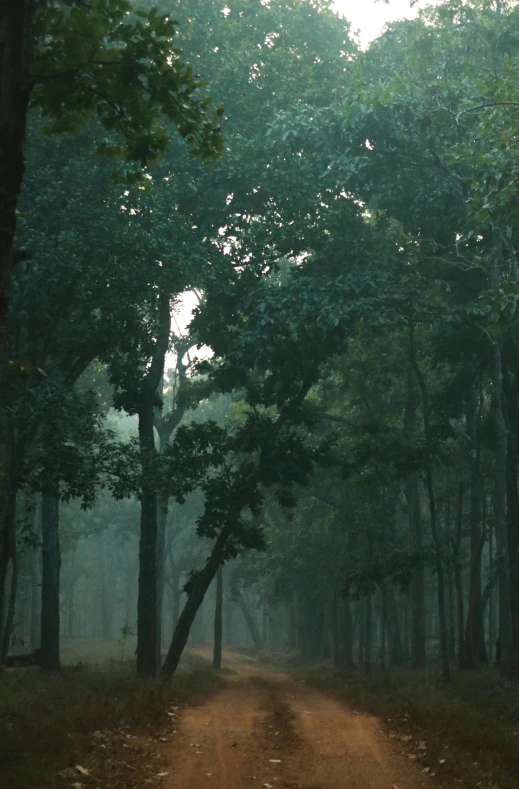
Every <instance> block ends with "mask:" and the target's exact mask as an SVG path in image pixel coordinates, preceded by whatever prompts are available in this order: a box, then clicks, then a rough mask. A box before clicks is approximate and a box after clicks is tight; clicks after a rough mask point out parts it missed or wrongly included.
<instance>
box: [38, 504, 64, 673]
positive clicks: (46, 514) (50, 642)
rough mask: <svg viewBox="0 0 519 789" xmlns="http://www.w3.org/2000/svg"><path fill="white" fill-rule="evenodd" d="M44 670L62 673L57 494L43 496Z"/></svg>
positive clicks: (42, 630) (42, 617)
mask: <svg viewBox="0 0 519 789" xmlns="http://www.w3.org/2000/svg"><path fill="white" fill-rule="evenodd" d="M41 538H42V575H41V663H40V666H41V669H42V671H59V670H60V668H61V661H60V643H59V639H60V611H59V587H60V571H61V554H60V544H59V500H58V497H57V496H56V495H55V493H53V492H50V491H46V492H44V493H43V495H42V507H41Z"/></svg>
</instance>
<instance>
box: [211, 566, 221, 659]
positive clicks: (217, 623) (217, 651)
mask: <svg viewBox="0 0 519 789" xmlns="http://www.w3.org/2000/svg"><path fill="white" fill-rule="evenodd" d="M222 614H223V567H222V565H220V567H219V568H218V570H217V572H216V604H215V607H214V650H213V668H215V669H217V671H219V670H220V669H221V668H222V624H223V622H222V619H223V616H222Z"/></svg>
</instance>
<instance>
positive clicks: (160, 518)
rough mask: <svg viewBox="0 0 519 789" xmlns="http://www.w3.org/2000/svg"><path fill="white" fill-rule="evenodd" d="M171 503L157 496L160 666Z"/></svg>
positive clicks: (158, 642) (159, 660) (158, 643)
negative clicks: (167, 535)
mask: <svg viewBox="0 0 519 789" xmlns="http://www.w3.org/2000/svg"><path fill="white" fill-rule="evenodd" d="M168 509H169V502H168V499H167V497H166V496H162V495H160V494H159V495H158V496H157V629H158V633H157V646H158V650H159V655H158V662H159V666H160V663H161V660H162V609H163V605H164V578H165V569H166V524H167V522H168Z"/></svg>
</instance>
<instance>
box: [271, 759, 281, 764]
mask: <svg viewBox="0 0 519 789" xmlns="http://www.w3.org/2000/svg"><path fill="white" fill-rule="evenodd" d="M269 762H270V763H271V764H281V759H269Z"/></svg>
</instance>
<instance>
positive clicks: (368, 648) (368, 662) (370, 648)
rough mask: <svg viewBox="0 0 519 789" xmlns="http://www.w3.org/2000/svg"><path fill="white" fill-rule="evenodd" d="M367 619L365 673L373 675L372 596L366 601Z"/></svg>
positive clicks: (365, 621)
mask: <svg viewBox="0 0 519 789" xmlns="http://www.w3.org/2000/svg"><path fill="white" fill-rule="evenodd" d="M364 606H365V619H364V671H365V673H366V674H371V657H372V651H373V603H372V598H371V594H368V595H367V597H366V598H365V600H364Z"/></svg>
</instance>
